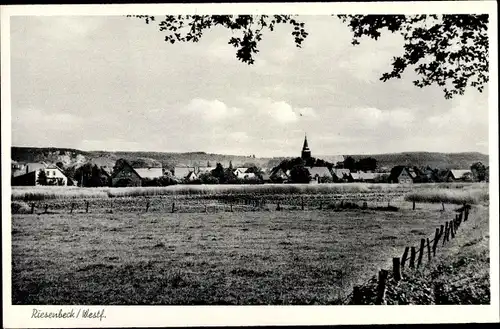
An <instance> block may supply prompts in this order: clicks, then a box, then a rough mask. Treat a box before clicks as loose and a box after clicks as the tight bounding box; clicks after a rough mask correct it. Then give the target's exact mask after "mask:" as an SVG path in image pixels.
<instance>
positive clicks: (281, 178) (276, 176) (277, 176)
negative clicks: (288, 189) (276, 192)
mask: <svg viewBox="0 0 500 329" xmlns="http://www.w3.org/2000/svg"><path fill="white" fill-rule="evenodd" d="M270 178H271V180H272V181H275V182H286V181H287V180H288V178H289V176H288V174H287V173H285V172H284V171H283V169H281V168H279V169H278V170H276V171H275V172H274V173H272V174H271V176H270Z"/></svg>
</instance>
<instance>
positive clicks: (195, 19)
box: [128, 15, 308, 65]
mask: <svg viewBox="0 0 500 329" xmlns="http://www.w3.org/2000/svg"><path fill="white" fill-rule="evenodd" d="M128 17H137V18H140V19H144V21H145V22H146V24H149V23H152V22H157V20H156V16H148V15H129V16H128ZM278 24H290V25H292V26H293V32H292V36H293V38H294V41H295V44H296V45H297V47H301V45H302V42H303V41H304V40H305V38H306V37H307V35H308V33H307V32H306V30H305V29H304V23H302V22H299V21H298V20H296V18H295V17H294V16H291V15H272V16H268V15H178V16H174V15H166V16H165V18H164V19H163V20H160V21H159V22H158V27H159V29H160V31H162V32H165V33H166V35H165V41H166V42H169V43H171V44H174V43H176V42H198V41H200V39H201V37H202V36H203V33H204V32H205V30H208V29H211V28H213V27H216V26H221V27H224V28H226V29H228V30H230V31H232V32H233V33H234V32H240V34H239V35H237V36H232V37H231V38H230V39H229V42H228V44H230V45H232V46H233V47H234V48H236V58H237V59H238V60H240V61H242V62H243V63H247V64H249V65H250V64H253V63H254V62H255V60H254V58H253V56H254V54H257V53H258V52H259V50H258V49H257V46H258V43H259V42H260V41H262V36H263V32H264V31H265V30H268V31H273V30H274V28H275V26H276V25H278Z"/></svg>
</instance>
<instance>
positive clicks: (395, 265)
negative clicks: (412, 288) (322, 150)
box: [392, 257, 401, 282]
mask: <svg viewBox="0 0 500 329" xmlns="http://www.w3.org/2000/svg"><path fill="white" fill-rule="evenodd" d="M400 265H401V263H400V259H399V257H394V258H392V274H393V277H394V280H396V282H398V281H399V280H401V266H400Z"/></svg>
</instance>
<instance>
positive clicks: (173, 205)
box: [172, 202, 175, 213]
mask: <svg viewBox="0 0 500 329" xmlns="http://www.w3.org/2000/svg"><path fill="white" fill-rule="evenodd" d="M174 212H175V202H172V213H174Z"/></svg>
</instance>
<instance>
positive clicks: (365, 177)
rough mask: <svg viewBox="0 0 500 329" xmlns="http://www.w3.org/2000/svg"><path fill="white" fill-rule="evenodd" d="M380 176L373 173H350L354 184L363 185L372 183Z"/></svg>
mask: <svg viewBox="0 0 500 329" xmlns="http://www.w3.org/2000/svg"><path fill="white" fill-rule="evenodd" d="M380 176H381V175H380V174H378V173H373V172H364V171H358V172H353V173H351V177H352V179H353V181H354V182H365V183H373V182H375V180H376V179H377V178H379V177H380Z"/></svg>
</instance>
